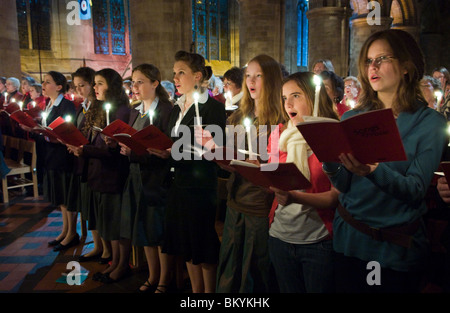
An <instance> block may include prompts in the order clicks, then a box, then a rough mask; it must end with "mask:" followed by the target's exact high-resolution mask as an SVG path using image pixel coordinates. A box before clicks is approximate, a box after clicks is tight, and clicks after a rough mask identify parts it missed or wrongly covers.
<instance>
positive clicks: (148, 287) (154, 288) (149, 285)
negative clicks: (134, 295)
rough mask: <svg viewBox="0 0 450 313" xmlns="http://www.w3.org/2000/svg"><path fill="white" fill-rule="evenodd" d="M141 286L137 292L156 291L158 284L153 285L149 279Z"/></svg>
mask: <svg viewBox="0 0 450 313" xmlns="http://www.w3.org/2000/svg"><path fill="white" fill-rule="evenodd" d="M141 287H145V288H146V289H144V290H142V289H141ZM141 287H139V288H138V289H137V290H136V292H138V293H154V292H155V290H156V288H157V287H158V285H152V284H150V282H149V281H148V280H147V281H146V282H145V283H143V284H142V286H141Z"/></svg>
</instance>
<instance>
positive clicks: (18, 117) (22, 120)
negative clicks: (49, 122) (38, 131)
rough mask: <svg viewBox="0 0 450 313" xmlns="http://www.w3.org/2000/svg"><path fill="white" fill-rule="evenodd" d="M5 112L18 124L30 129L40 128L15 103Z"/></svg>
mask: <svg viewBox="0 0 450 313" xmlns="http://www.w3.org/2000/svg"><path fill="white" fill-rule="evenodd" d="M5 112H7V113H8V114H9V117H10V118H11V119H13V120H15V121H16V122H17V123H19V124H22V125H25V126H27V127H30V128H35V127H39V124H38V123H37V122H36V121H35V120H34V119H33V118H32V117H31V116H30V115H28V114H27V113H25V112H24V111H22V110H20V108H19V106H18V105H17V104H15V103H11V104H9V105H8V106H7V107H6V109H5Z"/></svg>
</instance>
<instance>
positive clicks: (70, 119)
mask: <svg viewBox="0 0 450 313" xmlns="http://www.w3.org/2000/svg"><path fill="white" fill-rule="evenodd" d="M64 120H65V121H66V122H72V116H71V115H66V117H65V118H64Z"/></svg>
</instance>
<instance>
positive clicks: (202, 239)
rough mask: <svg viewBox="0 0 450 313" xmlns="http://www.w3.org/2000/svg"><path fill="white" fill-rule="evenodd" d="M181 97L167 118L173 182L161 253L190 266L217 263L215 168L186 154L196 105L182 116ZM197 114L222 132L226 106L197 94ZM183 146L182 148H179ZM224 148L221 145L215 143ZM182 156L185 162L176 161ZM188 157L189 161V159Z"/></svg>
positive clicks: (190, 140) (208, 162)
mask: <svg viewBox="0 0 450 313" xmlns="http://www.w3.org/2000/svg"><path fill="white" fill-rule="evenodd" d="M183 104H184V96H182V97H181V98H180V99H179V100H178V102H177V105H175V106H174V108H173V110H172V114H171V115H170V119H169V128H168V129H169V130H170V131H171V132H170V133H169V134H168V135H170V136H171V138H172V140H173V141H174V145H173V146H172V152H171V159H170V162H171V166H172V167H173V181H172V184H171V187H170V190H169V195H168V197H167V206H166V214H165V234H164V244H163V252H164V253H168V254H172V255H182V256H183V257H184V259H185V261H189V260H192V263H193V264H200V263H209V264H214V263H217V261H218V255H219V248H220V242H219V239H218V236H217V232H216V230H215V215H216V206H217V193H216V190H217V171H218V166H217V165H216V164H215V163H214V162H212V161H206V160H203V159H201V157H200V158H199V159H200V160H195V159H194V156H193V155H192V154H191V153H189V152H187V150H189V149H190V148H191V147H188V145H189V144H190V145H194V142H195V139H194V127H192V126H193V125H194V121H195V114H196V113H195V105H194V104H192V105H191V106H190V108H189V109H188V110H187V111H186V112H185V114H184V115H181V114H180V112H181V108H180V105H183ZM198 109H199V114H200V116H201V117H202V123H203V124H205V125H217V126H219V127H220V129H221V130H222V132H223V134H224V133H225V131H224V128H225V119H226V114H225V106H224V104H222V103H220V102H218V101H216V100H214V99H213V98H211V97H209V96H208V94H207V92H205V93H203V94H201V95H200V99H199V103H198ZM181 143H184V145H180V144H181ZM216 143H217V144H218V145H223V142H216ZM180 153H182V154H183V155H184V159H181V160H175V159H174V156H175V157H177V156H179V154H180ZM189 158H190V159H189Z"/></svg>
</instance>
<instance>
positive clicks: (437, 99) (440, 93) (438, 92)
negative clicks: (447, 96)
mask: <svg viewBox="0 0 450 313" xmlns="http://www.w3.org/2000/svg"><path fill="white" fill-rule="evenodd" d="M434 96H435V97H436V101H437V107H439V105H440V104H441V99H442V92H441V91H439V90H436V91H435V92H434Z"/></svg>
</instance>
